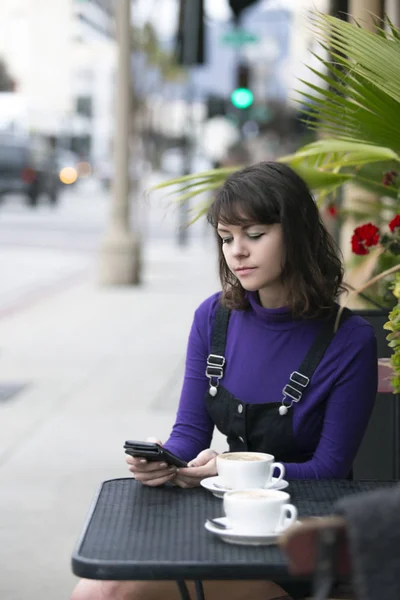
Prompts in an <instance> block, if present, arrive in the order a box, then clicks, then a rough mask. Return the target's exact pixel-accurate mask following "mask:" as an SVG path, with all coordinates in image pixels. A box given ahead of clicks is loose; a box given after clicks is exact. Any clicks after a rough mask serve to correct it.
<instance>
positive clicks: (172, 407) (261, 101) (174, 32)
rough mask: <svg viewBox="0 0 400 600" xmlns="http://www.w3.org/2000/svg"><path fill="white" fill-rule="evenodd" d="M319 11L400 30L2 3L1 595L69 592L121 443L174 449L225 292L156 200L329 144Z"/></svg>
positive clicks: (200, 9) (179, 210)
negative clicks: (154, 441)
mask: <svg viewBox="0 0 400 600" xmlns="http://www.w3.org/2000/svg"><path fill="white" fill-rule="evenodd" d="M309 11H321V12H322V13H330V14H332V15H336V16H340V17H341V18H343V19H346V15H347V13H350V14H351V15H356V16H357V18H358V17H360V16H362V14H364V17H365V18H369V17H368V15H370V14H371V13H373V14H380V15H382V14H383V11H386V12H387V13H388V14H389V16H390V18H391V19H392V22H393V23H394V24H395V25H398V24H399V23H400V10H399V2H398V1H397V0H386V1H385V2H384V1H383V0H348V1H346V0H331V1H329V0H131V1H130V0H35V1H33V0H1V1H0V539H1V544H0V598H1V600H3V599H4V600H25V599H26V598H30V599H34V600H36V599H37V600H39V599H40V600H53V599H54V598H68V597H69V594H70V592H71V590H72V587H73V585H74V583H75V578H74V577H73V576H72V574H71V569H70V556H71V553H72V550H73V547H74V544H75V543H76V540H77V538H78V535H79V532H80V530H81V527H82V524H83V520H84V517H85V514H86V512H87V510H88V507H89V504H90V500H91V498H92V497H93V494H94V492H95V490H96V487H97V486H98V484H99V483H100V481H102V480H104V479H107V478H113V477H118V476H121V477H124V476H126V475H127V472H126V469H125V464H124V455H123V450H122V446H123V442H124V441H125V439H135V438H137V439H144V438H145V437H147V436H154V435H155V436H157V437H159V438H161V439H166V437H167V436H168V432H169V430H170V428H171V425H172V423H173V420H174V414H175V411H176V407H177V402H178V399H179V394H180V387H181V381H182V375H183V370H184V362H185V347H186V341H187V335H188V332H189V328H190V324H191V321H192V317H193V312H194V310H195V309H196V307H197V306H198V305H199V303H200V302H201V301H202V300H204V299H205V298H206V297H207V296H208V295H210V294H211V293H214V292H215V291H216V290H218V289H219V282H218V277H217V269H216V261H215V248H214V240H213V237H212V231H210V230H209V228H208V226H207V225H206V223H205V221H204V219H199V220H197V221H196V222H195V223H194V224H193V225H190V227H188V224H189V223H190V222H191V219H192V217H193V213H192V212H191V199H190V198H188V200H187V202H179V203H177V202H175V201H174V200H175V198H174V190H175V188H174V186H172V187H171V188H168V189H167V190H163V189H159V190H157V191H152V190H153V188H154V186H157V185H158V184H160V183H162V182H164V181H166V180H169V179H173V178H179V177H182V176H185V175H189V174H191V173H196V172H202V171H209V170H211V169H214V168H219V167H232V166H235V165H245V164H249V163H253V162H257V161H260V160H269V159H276V158H278V157H281V156H283V155H286V154H290V153H293V152H294V151H296V149H297V148H299V147H301V146H302V145H304V144H306V143H307V142H312V141H313V140H315V139H317V138H316V133H315V131H314V130H313V129H312V127H311V126H312V124H313V123H312V119H311V117H310V118H309V119H308V121H307V119H306V122H304V114H302V113H301V112H300V111H301V109H302V107H303V104H302V102H303V100H304V96H303V95H302V92H303V93H307V89H308V90H309V87H308V88H307V85H306V84H305V83H304V82H307V84H308V86H309V85H310V84H311V85H312V84H313V81H314V78H315V81H317V80H318V75H317V74H318V72H319V71H320V70H321V62H320V61H318V60H317V59H316V58H315V56H314V54H313V53H314V52H316V51H318V54H319V56H320V57H321V56H325V55H324V50H323V49H321V46H319V45H318V43H317V41H316V38H315V35H314V32H313V28H312V26H311V25H310V20H309ZM363 11H364V12H363ZM309 67H311V69H310V68H309ZM319 85H321V80H319ZM171 191H172V194H170V192H171ZM212 193H214V192H213V190H211V191H210V192H208V191H207V189H205V190H203V194H202V196H201V197H200V199H203V200H204V203H207V202H208V201H209V200H210V197H211V194H212ZM325 217H326V218H327V223H328V226H329V227H331V230H332V231H333V232H334V233H335V232H336V231H337V221H336V220H335V219H336V208H335V206H331V205H328V211H327V213H326V214H325ZM329 219H330V220H329ZM213 447H216V448H217V449H218V448H223V447H224V446H223V440H222V438H220V437H218V435H216V437H215V439H214V441H213Z"/></svg>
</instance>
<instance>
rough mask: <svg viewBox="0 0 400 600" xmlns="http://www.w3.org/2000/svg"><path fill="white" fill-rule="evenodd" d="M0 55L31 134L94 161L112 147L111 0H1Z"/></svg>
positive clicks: (112, 52)
mask: <svg viewBox="0 0 400 600" xmlns="http://www.w3.org/2000/svg"><path fill="white" fill-rule="evenodd" d="M0 56H1V57H3V58H4V59H5V61H6V63H7V66H8V68H9V71H10V72H11V74H12V76H13V78H14V80H15V82H16V90H15V93H16V94H17V95H18V98H19V102H20V103H23V105H24V107H25V109H26V112H27V122H28V123H27V125H28V129H29V131H30V132H34V133H39V134H43V135H46V136H56V137H57V138H58V139H59V140H61V141H62V142H63V143H64V145H65V146H67V147H68V148H69V149H71V150H73V151H75V152H77V153H79V154H81V155H85V156H89V157H91V158H93V159H94V160H96V159H100V158H103V157H104V156H107V154H109V152H110V146H111V134H112V125H113V110H112V103H113V90H114V73H115V61H116V42H115V24H114V15H113V0H35V1H32V0H1V2H0Z"/></svg>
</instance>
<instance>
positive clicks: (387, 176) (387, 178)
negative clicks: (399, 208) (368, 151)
mask: <svg viewBox="0 0 400 600" xmlns="http://www.w3.org/2000/svg"><path fill="white" fill-rule="evenodd" d="M397 175H398V173H396V171H386V173H384V174H383V177H382V183H383V185H394V183H395V179H396V177H397Z"/></svg>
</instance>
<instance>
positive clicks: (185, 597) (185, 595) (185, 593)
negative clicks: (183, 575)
mask: <svg viewBox="0 0 400 600" xmlns="http://www.w3.org/2000/svg"><path fill="white" fill-rule="evenodd" d="M176 583H177V585H178V588H179V592H180V595H181V599H182V600H190V594H189V590H188V589H187V585H186V583H185V582H184V581H177V582H176Z"/></svg>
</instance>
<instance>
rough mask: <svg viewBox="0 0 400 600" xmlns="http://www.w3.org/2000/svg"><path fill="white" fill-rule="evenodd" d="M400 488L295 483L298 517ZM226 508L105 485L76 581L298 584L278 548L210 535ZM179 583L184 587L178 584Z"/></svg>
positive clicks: (181, 495) (175, 493) (203, 494)
mask: <svg viewBox="0 0 400 600" xmlns="http://www.w3.org/2000/svg"><path fill="white" fill-rule="evenodd" d="M394 484H395V482H382V481H379V482H373V481H348V480H346V481H342V480H340V481H339V480H336V481H335V480H321V481H291V482H290V486H289V488H288V490H287V491H288V492H289V493H290V496H291V501H292V502H293V503H294V504H295V505H296V506H297V508H298V511H299V517H300V518H301V517H308V516H322V515H326V514H329V513H330V512H331V511H332V505H333V503H334V502H335V501H336V500H338V499H339V498H341V497H343V496H345V495H348V494H354V493H358V492H363V491H368V490H372V489H376V488H377V487H388V486H391V485H394ZM223 514H224V513H223V507H222V501H221V500H220V499H218V498H215V497H214V496H213V495H212V494H211V493H210V492H209V491H206V490H204V489H203V488H195V489H189V490H182V489H180V488H177V487H172V486H171V487H168V486H164V487H161V488H150V487H145V486H143V485H141V484H139V483H138V482H136V481H135V480H134V479H133V478H126V479H113V480H110V481H105V482H103V483H102V485H101V486H100V489H99V491H98V493H97V495H96V497H95V499H94V501H93V503H92V507H91V509H90V513H89V516H88V519H87V521H86V524H85V526H84V529H83V532H82V535H81V538H80V540H79V542H78V544H77V547H76V550H75V552H74V553H73V556H72V570H73V572H74V574H75V575H78V576H80V577H85V578H88V579H101V580H175V581H178V585H180V587H181V592H183V596H185V590H184V584H183V581H184V580H194V581H197V582H198V584H197V586H198V587H197V591H198V595H199V596H200V597H202V589H201V584H200V581H201V580H207V579H208V580H217V579H218V580H222V579H235V580H239V579H243V580H245V579H263V580H268V579H271V580H274V581H276V582H279V583H283V582H285V581H286V582H287V581H293V579H292V578H291V576H290V575H289V573H288V570H287V563H286V560H285V557H284V556H283V554H282V553H281V551H280V550H279V548H278V547H276V546H266V547H254V546H248V547H246V546H235V545H231V544H227V543H225V542H223V541H221V540H220V539H219V538H217V537H216V536H215V535H213V534H211V533H210V532H208V531H206V529H205V528H204V523H205V521H206V519H207V518H215V517H220V516H223ZM179 582H180V583H179Z"/></svg>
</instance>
